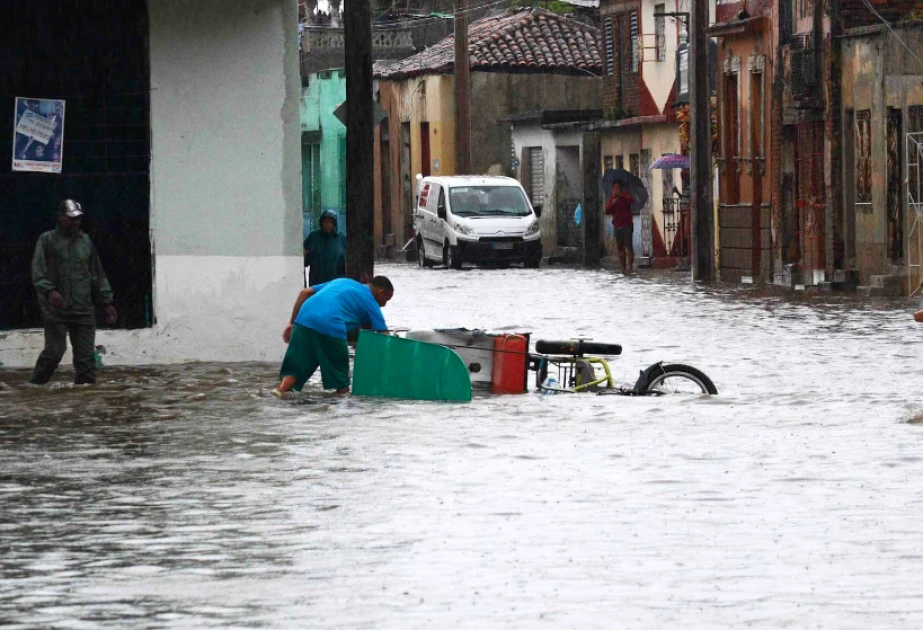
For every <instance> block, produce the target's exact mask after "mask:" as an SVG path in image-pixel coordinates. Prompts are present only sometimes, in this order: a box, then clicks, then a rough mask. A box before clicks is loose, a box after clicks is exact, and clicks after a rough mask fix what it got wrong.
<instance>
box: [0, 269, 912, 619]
mask: <svg viewBox="0 0 923 630" xmlns="http://www.w3.org/2000/svg"><path fill="white" fill-rule="evenodd" d="M377 272H378V273H384V274H386V275H388V276H389V277H390V278H391V279H392V281H393V282H394V285H395V287H396V294H395V298H394V300H393V301H392V302H391V303H390V304H389V305H388V307H387V308H386V309H385V311H384V313H385V316H386V317H387V320H388V323H389V324H390V325H391V326H393V327H404V328H409V327H413V328H433V327H452V326H467V327H480V328H485V329H488V330H493V331H502V330H514V331H521V330H527V331H532V332H533V340H534V339H541V338H546V339H548V338H551V339H555V338H569V337H574V336H586V337H593V338H595V339H596V340H599V341H608V342H618V343H622V344H623V345H624V348H625V350H624V353H623V355H622V356H621V357H620V358H619V359H618V360H617V361H616V362H615V364H614V367H615V370H616V376H617V379H618V380H620V381H622V382H627V383H633V382H634V379H635V377H636V376H637V372H638V370H640V369H642V368H644V367H646V366H647V365H649V364H650V363H652V362H654V361H656V360H668V361H674V362H680V363H688V364H690V365H693V366H696V367H698V368H700V369H702V370H703V371H704V372H705V373H706V374H708V375H709V376H710V377H711V378H712V380H713V381H714V382H715V384H716V386H717V387H718V390H719V392H720V395H719V396H717V397H711V398H709V397H686V396H678V397H661V398H621V397H596V396H592V395H560V396H541V395H538V394H535V393H529V394H526V395H520V396H504V397H480V398H476V399H475V400H474V401H473V402H472V403H470V404H436V403H425V402H406V401H388V400H373V399H361V398H347V399H343V400H332V399H326V398H323V397H321V396H320V395H319V379H318V378H317V377H315V379H314V381H312V384H311V385H309V387H307V388H306V391H305V393H304V394H303V395H301V396H299V397H297V398H295V399H294V400H288V401H279V400H276V399H274V398H272V397H271V396H269V395H268V391H269V390H270V389H271V387H272V386H273V385H275V376H276V371H277V369H278V365H276V364H271V365H267V364H229V365H223V364H196V363H190V364H184V365H175V366H156V367H128V368H126V367H106V368H105V369H104V370H103V371H102V372H101V374H100V380H99V383H98V384H97V385H96V386H94V387H91V388H87V387H79V388H74V387H71V386H68V385H67V383H68V379H70V378H71V377H72V371H71V370H70V368H69V367H68V369H65V370H62V371H59V373H58V374H57V375H56V380H55V382H54V383H53V384H52V385H51V386H49V387H46V388H34V387H28V386H24V385H23V382H24V381H25V380H26V379H27V378H28V372H27V371H25V370H4V371H0V625H2V626H4V627H5V628H74V629H84V628H87V629H88V628H129V627H130V628H177V629H179V628H183V629H185V628H218V627H221V628H226V627H235V628H339V629H344V630H345V629H356V628H369V629H373V628H374V629H381V628H393V629H403V628H455V627H458V628H510V629H512V628H516V629H519V628H612V627H631V628H663V627H743V626H746V625H748V624H749V625H751V626H754V627H760V628H792V627H795V628H804V627H819V628H918V627H921V626H923V583H921V581H920V579H919V575H920V572H921V568H923V525H921V519H920V515H921V514H923V489H921V486H920V483H919V480H920V479H921V478H923V449H921V441H923V427H921V426H919V425H918V424H917V423H916V422H915V421H914V420H913V419H914V418H915V417H917V416H918V415H919V414H920V413H921V409H923V393H921V389H920V383H921V382H923V363H921V361H920V358H921V356H923V341H921V339H923V327H920V326H919V325H917V324H914V323H913V321H912V319H911V311H912V310H913V309H912V308H911V307H910V306H908V305H909V304H910V303H909V302H906V301H904V302H894V303H885V302H872V303H867V302H862V301H860V300H858V299H853V298H844V297H842V296H837V295H829V296H823V297H821V296H814V297H812V298H810V299H808V298H805V297H804V296H803V295H802V296H800V297H794V298H792V297H790V296H788V297H786V298H785V299H783V298H781V297H779V296H774V295H760V294H757V293H748V292H746V291H739V290H734V291H731V290H727V289H721V290H718V289H716V290H698V289H695V288H693V287H692V286H691V285H690V284H688V283H687V282H686V281H685V278H679V277H678V276H677V277H675V278H674V277H671V276H666V277H664V278H661V279H658V280H656V281H655V280H651V279H646V278H645V277H643V276H642V277H635V278H631V279H625V278H622V277H621V276H619V275H617V274H613V273H610V272H605V271H576V270H570V269H555V268H550V269H542V270H537V271H536V270H520V269H515V270H483V271H481V270H469V271H464V272H452V271H446V270H442V269H435V270H418V269H416V268H413V267H409V266H396V265H382V266H379V267H378V268H377ZM294 297H295V294H294V292H293V296H292V298H293V300H294ZM287 317H288V312H281V313H279V317H278V321H273V322H267V323H266V325H267V326H270V327H276V328H278V329H279V332H280V334H281V331H282V327H283V326H284V324H285V322H286V318H287ZM283 352H284V345H283V344H282V342H281V340H280V341H279V358H280V360H281V357H282V354H283ZM309 390H310V391H309Z"/></svg>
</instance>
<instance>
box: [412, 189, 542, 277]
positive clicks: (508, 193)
mask: <svg viewBox="0 0 923 630" xmlns="http://www.w3.org/2000/svg"><path fill="white" fill-rule="evenodd" d="M413 227H414V230H415V232H416V242H417V260H418V261H419V264H420V266H421V267H431V266H433V265H436V264H442V265H446V266H447V267H451V268H453V269H459V268H461V266H462V263H466V262H468V263H474V264H477V265H480V264H494V265H506V264H509V263H514V262H516V263H523V264H524V265H525V266H526V267H538V266H539V264H540V263H541V260H542V234H541V231H540V229H539V224H538V216H537V215H536V214H535V211H534V210H533V209H532V204H530V203H529V198H528V196H527V195H526V192H525V191H524V190H523V189H522V186H521V185H520V184H519V182H518V181H516V180H515V179H512V178H510V177H486V176H485V177H477V176H456V177H421V176H419V175H418V176H417V202H416V204H415V206H414V212H413Z"/></svg>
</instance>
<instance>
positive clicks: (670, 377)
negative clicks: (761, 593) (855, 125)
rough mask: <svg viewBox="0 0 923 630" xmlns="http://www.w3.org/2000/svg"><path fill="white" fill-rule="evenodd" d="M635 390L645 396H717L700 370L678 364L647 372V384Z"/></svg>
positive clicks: (714, 389) (714, 388) (712, 386)
mask: <svg viewBox="0 0 923 630" xmlns="http://www.w3.org/2000/svg"><path fill="white" fill-rule="evenodd" d="M636 390H637V391H639V392H641V393H645V394H717V393H718V389H717V388H716V387H715V384H714V383H712V382H711V379H710V378H708V377H707V376H705V374H704V373H702V372H701V371H700V370H697V369H695V368H694V367H691V366H688V365H682V364H680V363H671V364H667V365H660V366H658V367H657V368H656V369H653V370H649V371H648V378H647V383H645V384H644V385H643V386H641V387H637V386H636Z"/></svg>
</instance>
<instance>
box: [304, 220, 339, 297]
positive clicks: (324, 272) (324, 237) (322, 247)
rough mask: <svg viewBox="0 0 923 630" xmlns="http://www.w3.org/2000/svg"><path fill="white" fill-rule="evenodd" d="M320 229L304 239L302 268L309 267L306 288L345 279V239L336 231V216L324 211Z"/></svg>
mask: <svg viewBox="0 0 923 630" xmlns="http://www.w3.org/2000/svg"><path fill="white" fill-rule="evenodd" d="M319 223H320V229H318V230H314V231H313V232H311V233H310V234H308V238H306V239H304V266H305V267H310V268H311V270H310V271H309V272H308V286H309V287H313V286H315V285H318V284H323V283H325V282H330V281H331V280H336V279H337V278H344V277H346V237H345V236H343V235H342V234H340V233H339V232H338V231H337V215H336V212H334V211H333V210H324V212H323V213H322V214H321V215H320V221H319Z"/></svg>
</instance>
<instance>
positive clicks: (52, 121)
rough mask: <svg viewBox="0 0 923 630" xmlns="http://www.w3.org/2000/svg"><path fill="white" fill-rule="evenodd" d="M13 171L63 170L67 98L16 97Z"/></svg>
mask: <svg viewBox="0 0 923 630" xmlns="http://www.w3.org/2000/svg"><path fill="white" fill-rule="evenodd" d="M15 112H16V114H15V117H14V119H13V131H14V133H13V170H14V171H32V172H38V173H60V172H61V162H62V160H63V157H64V101H60V100H54V99H47V98H21V97H18V96H17V97H16V109H15Z"/></svg>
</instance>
